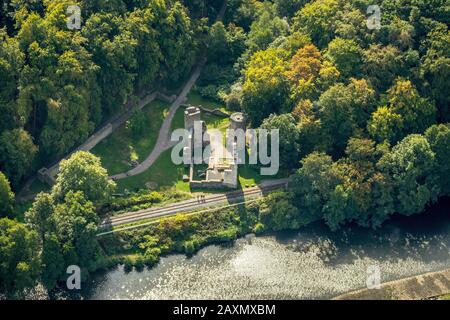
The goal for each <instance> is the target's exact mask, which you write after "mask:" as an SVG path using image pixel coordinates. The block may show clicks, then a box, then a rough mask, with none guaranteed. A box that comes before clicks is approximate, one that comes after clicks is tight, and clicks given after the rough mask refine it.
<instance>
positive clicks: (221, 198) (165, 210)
mask: <svg viewBox="0 0 450 320" xmlns="http://www.w3.org/2000/svg"><path fill="white" fill-rule="evenodd" d="M286 183H287V181H286V180H282V181H278V182H275V183H271V184H268V185H267V186H261V187H255V188H251V189H249V190H246V191H244V192H230V193H226V194H220V195H213V196H208V197H205V198H204V199H203V201H198V200H187V201H184V202H181V203H176V204H172V205H168V206H164V207H160V208H152V209H145V210H141V211H136V212H130V213H125V214H122V215H119V216H116V217H108V218H106V219H104V220H103V221H102V222H101V224H100V226H99V227H100V229H105V228H111V227H115V226H120V225H124V224H129V223H133V222H138V221H141V220H145V219H151V218H159V217H166V216H171V215H176V214H178V213H181V212H189V211H193V210H196V209H201V208H206V207H210V206H214V205H217V204H220V203H222V202H229V203H233V202H236V201H238V200H245V198H253V197H258V196H262V195H263V194H264V193H265V192H270V191H273V190H276V189H279V188H280V187H283V186H286Z"/></svg>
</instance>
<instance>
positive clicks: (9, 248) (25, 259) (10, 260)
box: [0, 218, 39, 297]
mask: <svg viewBox="0 0 450 320" xmlns="http://www.w3.org/2000/svg"><path fill="white" fill-rule="evenodd" d="M37 238H38V236H37V234H36V233H35V232H34V231H30V230H28V229H27V228H26V227H25V226H24V225H23V224H21V223H19V222H17V221H15V220H10V219H8V218H3V219H0V258H1V259H0V291H1V292H3V293H6V294H7V295H11V296H13V297H14V296H15V297H17V296H18V295H20V294H21V293H22V291H23V290H24V289H26V288H30V287H32V286H34V285H35V283H36V281H37V279H38V276H39V258H38V257H39V246H38V243H39V241H38V239H37Z"/></svg>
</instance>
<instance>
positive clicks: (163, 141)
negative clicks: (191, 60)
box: [110, 0, 227, 180]
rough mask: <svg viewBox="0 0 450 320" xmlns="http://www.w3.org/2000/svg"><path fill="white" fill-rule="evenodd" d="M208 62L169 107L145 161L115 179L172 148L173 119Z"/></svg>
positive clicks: (140, 169) (145, 165)
mask: <svg viewBox="0 0 450 320" xmlns="http://www.w3.org/2000/svg"><path fill="white" fill-rule="evenodd" d="M226 8H227V0H225V1H224V2H223V5H222V8H221V9H220V12H219V14H218V15H217V18H216V21H219V20H222V18H223V16H224V14H225V11H226ZM205 64H206V57H204V58H202V60H201V61H200V63H199V64H198V65H197V67H196V68H195V70H194V72H193V73H192V75H191V77H190V78H189V80H188V82H187V83H186V84H185V85H184V88H183V90H182V91H181V93H180V94H179V95H178V97H177V99H176V100H175V101H174V102H173V103H172V105H171V106H170V109H169V114H168V116H167V117H166V119H164V122H163V124H162V126H161V128H160V129H159V135H158V140H157V141H156V145H155V147H154V148H153V151H152V152H151V153H150V155H149V156H148V157H147V159H145V160H144V161H143V162H141V163H140V164H139V165H137V166H136V167H134V168H133V169H131V170H129V171H127V172H124V173H119V174H116V175H113V176H111V177H110V178H111V179H113V180H121V179H125V178H128V177H132V176H137V175H139V174H141V173H143V172H145V171H146V170H147V169H148V168H150V167H151V166H152V165H153V163H154V162H155V161H156V160H157V159H158V158H159V156H160V155H161V153H163V152H164V151H166V150H168V149H170V148H171V147H172V146H173V145H174V144H173V143H172V142H171V141H170V134H171V132H170V127H171V124H172V120H173V118H174V116H175V113H176V112H177V110H178V108H179V107H180V106H181V104H183V103H184V102H185V100H186V98H187V95H188V94H189V92H190V91H191V89H192V87H193V86H194V84H195V82H196V81H197V79H198V78H199V76H200V73H201V72H202V70H203V67H204V66H205Z"/></svg>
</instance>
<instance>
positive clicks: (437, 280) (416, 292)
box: [335, 269, 450, 300]
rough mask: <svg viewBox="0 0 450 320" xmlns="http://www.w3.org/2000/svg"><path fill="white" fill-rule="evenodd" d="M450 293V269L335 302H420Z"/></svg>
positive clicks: (363, 290) (400, 281) (399, 281)
mask: <svg viewBox="0 0 450 320" xmlns="http://www.w3.org/2000/svg"><path fill="white" fill-rule="evenodd" d="M449 292H450V269H446V270H443V271H438V272H431V273H426V274H423V275H418V276H414V277H409V278H406V279H401V280H396V281H391V282H387V283H383V284H381V288H380V289H371V290H369V289H362V290H357V291H354V292H350V293H347V294H343V295H341V296H338V297H336V298H335V300H421V299H429V298H433V297H437V296H441V295H444V294H447V293H449Z"/></svg>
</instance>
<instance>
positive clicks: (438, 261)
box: [81, 199, 450, 299]
mask: <svg viewBox="0 0 450 320" xmlns="http://www.w3.org/2000/svg"><path fill="white" fill-rule="evenodd" d="M449 211H450V200H448V199H447V200H445V201H442V202H441V203H440V204H439V205H438V206H436V207H434V208H431V209H429V210H428V212H426V213H424V214H421V215H416V216H413V217H398V216H397V217H394V218H393V219H392V220H390V221H389V222H387V223H386V224H385V225H384V226H383V228H381V229H380V230H378V231H373V230H368V229H364V228H360V227H357V226H353V225H350V226H347V227H345V228H343V229H342V230H340V231H338V232H334V233H333V232H331V231H330V230H329V229H328V228H327V227H326V226H325V225H323V224H322V223H316V224H313V225H311V226H308V227H305V228H302V229H301V230H299V231H296V232H283V233H278V234H272V235H264V236H260V237H255V238H251V239H248V238H247V239H246V238H243V239H239V240H237V241H235V242H234V243H233V244H229V245H225V246H217V245H214V246H208V247H205V248H204V249H202V250H201V251H199V252H198V253H197V254H196V255H194V256H193V257H190V258H187V257H186V256H184V255H170V256H167V257H163V258H162V259H161V262H160V263H159V264H158V265H157V266H156V267H154V268H153V269H144V270H143V271H141V272H138V271H132V272H129V273H125V272H124V270H123V267H121V266H119V267H118V268H116V269H114V270H111V271H108V272H106V273H103V274H101V275H97V276H96V277H95V278H94V279H93V280H92V282H91V283H89V284H88V285H87V286H86V285H85V287H84V289H83V290H82V293H81V298H83V299H319V298H320V299H327V298H331V297H334V296H336V295H339V294H342V293H345V292H348V291H351V290H354V289H358V288H362V287H365V286H366V279H367V274H368V268H369V267H371V266H378V267H379V268H380V271H381V281H382V282H385V281H390V280H395V279H399V278H403V277H407V276H412V275H416V274H421V273H425V272H430V271H437V270H441V269H445V268H448V267H450V249H449V248H450V212H449Z"/></svg>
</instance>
